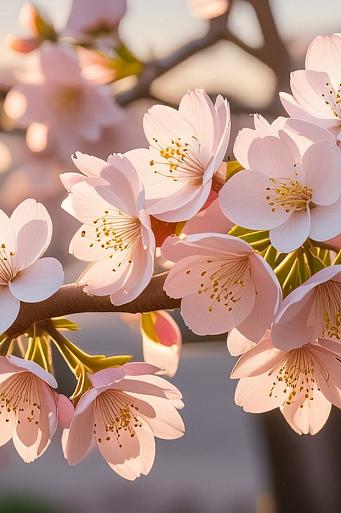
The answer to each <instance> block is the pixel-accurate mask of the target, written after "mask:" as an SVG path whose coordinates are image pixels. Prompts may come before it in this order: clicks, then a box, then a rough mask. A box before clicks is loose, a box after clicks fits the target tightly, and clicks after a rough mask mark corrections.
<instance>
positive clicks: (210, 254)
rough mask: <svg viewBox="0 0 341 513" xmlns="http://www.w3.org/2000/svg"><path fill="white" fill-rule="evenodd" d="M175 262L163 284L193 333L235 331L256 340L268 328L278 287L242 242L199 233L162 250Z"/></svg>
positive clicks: (266, 267) (178, 240) (262, 263)
mask: <svg viewBox="0 0 341 513" xmlns="http://www.w3.org/2000/svg"><path fill="white" fill-rule="evenodd" d="M162 250H163V254H164V256H165V257H166V258H168V259H169V260H172V261H174V262H175V264H174V265H173V267H172V268H171V269H170V271H169V275H168V277H167V279H166V281H165V285H164V290H165V292H166V294H168V296H170V297H173V298H181V299H182V301H181V315H182V317H183V319H184V321H185V323H186V324H187V326H188V327H189V328H190V329H191V330H192V331H194V333H197V334H198V335H208V334H210V335H213V334H218V333H224V332H227V331H230V330H231V329H233V328H235V327H238V330H239V331H240V332H241V333H243V334H244V335H246V336H248V337H249V338H250V339H251V340H253V341H254V342H258V340H260V338H261V337H262V336H263V334H264V333H265V331H266V329H267V328H268V327H269V326H270V324H271V322H272V320H273V318H274V315H275V312H276V310H277V307H278V302H279V299H280V295H281V292H280V286H279V283H278V281H277V278H276V276H275V274H274V273H273V271H272V269H271V268H270V266H269V265H268V264H267V263H266V262H265V260H263V259H262V258H261V257H260V256H259V255H258V254H256V253H255V252H254V251H253V250H252V248H251V247H250V246H249V245H248V244H247V243H246V242H244V241H242V240H239V239H237V238H235V237H231V236H230V235H223V234H218V233H201V234H197V235H189V236H188V237H186V238H185V239H183V240H181V239H175V238H174V240H173V244H170V243H169V242H168V243H167V246H165V247H164V248H162Z"/></svg>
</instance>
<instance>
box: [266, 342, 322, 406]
mask: <svg viewBox="0 0 341 513" xmlns="http://www.w3.org/2000/svg"><path fill="white" fill-rule="evenodd" d="M321 370H322V372H323V373H324V377H325V379H326V381H328V379H329V374H328V371H327V370H326V369H325V368H323V367H321ZM274 372H277V374H276V376H275V377H274V381H273V384H272V386H271V388H270V391H269V397H275V398H276V397H277V396H278V394H279V393H280V394H283V395H284V397H283V404H287V405H290V404H293V402H294V401H295V400H298V401H300V408H303V405H304V402H305V401H307V400H308V401H312V400H313V399H314V389H315V388H316V378H315V361H314V358H313V356H312V354H311V353H310V351H308V350H307V349H305V348H304V347H302V348H299V349H293V350H291V351H288V353H286V354H285V355H284V357H283V360H282V362H281V364H280V367H279V368H278V367H277V368H276V369H273V370H271V371H270V372H269V376H271V375H272V374H274ZM283 387H284V388H283ZM279 389H280V390H279ZM317 390H319V388H318V389H317Z"/></svg>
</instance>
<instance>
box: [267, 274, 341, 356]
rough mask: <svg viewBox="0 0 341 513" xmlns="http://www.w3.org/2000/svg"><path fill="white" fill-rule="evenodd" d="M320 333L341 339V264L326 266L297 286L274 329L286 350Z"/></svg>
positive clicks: (276, 339)
mask: <svg viewBox="0 0 341 513" xmlns="http://www.w3.org/2000/svg"><path fill="white" fill-rule="evenodd" d="M320 337H321V338H328V339H335V340H338V341H341V265H333V266H330V267H326V268H325V269H322V270H321V271H319V272H317V273H316V274H314V275H313V276H312V277H311V278H310V279H309V280H307V281H306V282H305V283H304V284H303V285H301V286H300V287H298V288H297V289H295V290H293V291H292V292H291V293H290V294H289V295H288V296H287V297H286V298H285V300H284V301H283V303H282V305H281V308H280V309H279V311H278V314H277V317H276V319H275V322H274V326H273V329H272V339H273V343H274V345H275V346H276V347H279V348H280V349H283V350H289V349H292V348H295V347H300V346H301V345H302V344H304V343H305V342H306V341H307V340H315V339H316V338H320ZM340 347H341V344H340Z"/></svg>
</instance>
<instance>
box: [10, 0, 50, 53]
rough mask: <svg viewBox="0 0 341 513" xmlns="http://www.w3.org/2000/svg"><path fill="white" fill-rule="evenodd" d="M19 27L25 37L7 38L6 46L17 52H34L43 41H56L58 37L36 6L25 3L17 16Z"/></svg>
mask: <svg viewBox="0 0 341 513" xmlns="http://www.w3.org/2000/svg"><path fill="white" fill-rule="evenodd" d="M19 22H20V25H21V26H22V27H23V28H24V29H26V31H27V33H28V36H27V37H16V36H12V35H10V36H9V37H8V45H9V46H10V47H11V48H12V49H13V50H16V51H17V52H21V53H29V52H32V51H33V50H36V49H37V48H38V47H39V46H40V45H41V43H42V42H43V41H57V39H58V35H57V33H56V31H55V29H54V27H53V25H52V22H51V21H50V20H49V19H48V18H47V17H46V16H45V15H43V14H42V13H41V11H40V10H38V8H37V7H36V6H34V5H33V4H31V3H25V4H24V5H23V6H22V8H21V10H20V15H19Z"/></svg>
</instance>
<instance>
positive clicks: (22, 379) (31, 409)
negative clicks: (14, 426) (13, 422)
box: [0, 372, 40, 424]
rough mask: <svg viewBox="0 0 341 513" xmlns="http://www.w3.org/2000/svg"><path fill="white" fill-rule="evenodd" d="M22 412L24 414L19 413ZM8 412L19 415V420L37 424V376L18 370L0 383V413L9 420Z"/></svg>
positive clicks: (38, 409) (38, 407)
mask: <svg viewBox="0 0 341 513" xmlns="http://www.w3.org/2000/svg"><path fill="white" fill-rule="evenodd" d="M22 412H25V414H23V415H21V414H22ZM10 413H14V414H17V415H20V420H18V424H20V422H21V421H26V422H29V423H35V424H39V417H40V399H39V394H38V390H37V378H36V377H35V376H34V375H32V374H31V373H30V372H19V373H15V374H14V375H13V376H11V377H10V378H8V379H7V380H6V381H4V382H3V383H1V384H0V415H4V416H5V421H6V422H10V416H9V414H10Z"/></svg>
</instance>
